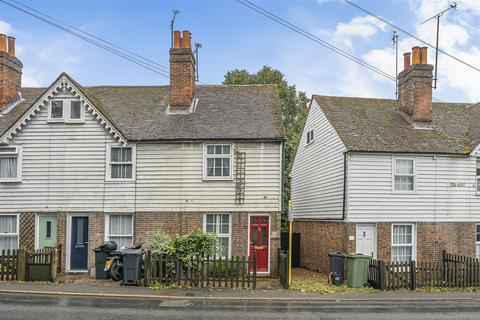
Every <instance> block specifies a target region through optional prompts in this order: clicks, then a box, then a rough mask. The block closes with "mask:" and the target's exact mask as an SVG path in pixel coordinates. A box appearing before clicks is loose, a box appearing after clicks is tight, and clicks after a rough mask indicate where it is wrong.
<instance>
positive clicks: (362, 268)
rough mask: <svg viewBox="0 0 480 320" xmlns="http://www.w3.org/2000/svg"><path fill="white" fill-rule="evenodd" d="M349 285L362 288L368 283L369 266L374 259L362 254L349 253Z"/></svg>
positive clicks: (347, 255)
mask: <svg viewBox="0 0 480 320" xmlns="http://www.w3.org/2000/svg"><path fill="white" fill-rule="evenodd" d="M345 256H346V257H347V285H348V286H349V287H351V288H362V287H364V286H365V285H366V284H367V283H368V266H369V265H370V260H371V259H372V257H370V256H366V255H364V254H360V253H357V254H355V253H347V254H346V255H345Z"/></svg>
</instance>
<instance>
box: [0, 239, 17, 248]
mask: <svg viewBox="0 0 480 320" xmlns="http://www.w3.org/2000/svg"><path fill="white" fill-rule="evenodd" d="M16 249H18V236H1V235H0V251H2V250H16Z"/></svg>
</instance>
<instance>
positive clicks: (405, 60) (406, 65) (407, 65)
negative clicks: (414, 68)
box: [403, 52, 412, 70]
mask: <svg viewBox="0 0 480 320" xmlns="http://www.w3.org/2000/svg"><path fill="white" fill-rule="evenodd" d="M411 55H412V54H411V53H410V52H407V53H404V54H403V70H406V69H408V68H410V65H411V62H410V61H411V60H410V58H411Z"/></svg>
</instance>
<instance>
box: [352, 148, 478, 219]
mask: <svg viewBox="0 0 480 320" xmlns="http://www.w3.org/2000/svg"><path fill="white" fill-rule="evenodd" d="M396 157H402V158H411V159H414V161H415V190H414V191H413V192H398V191H394V188H393V179H394V176H393V164H394V159H395V158H396ZM475 161H476V158H474V157H460V156H446V155H435V156H434V155H408V154H407V155H398V154H372V153H370V154H367V153H350V154H349V161H348V163H349V177H348V181H349V185H348V197H347V199H348V220H349V221H351V222H388V221H391V222H394V221H395V222H421V221H425V222H434V221H459V222H460V221H465V222H477V221H480V195H479V194H477V192H476V169H475V168H476V166H475V163H476V162H475Z"/></svg>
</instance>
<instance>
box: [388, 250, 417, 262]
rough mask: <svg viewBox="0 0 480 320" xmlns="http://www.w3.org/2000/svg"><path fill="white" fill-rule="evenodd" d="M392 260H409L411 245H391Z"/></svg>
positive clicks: (410, 258) (410, 257)
mask: <svg viewBox="0 0 480 320" xmlns="http://www.w3.org/2000/svg"><path fill="white" fill-rule="evenodd" d="M392 257H393V261H411V260H412V247H410V246H409V247H407V246H404V247H393V248H392Z"/></svg>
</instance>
